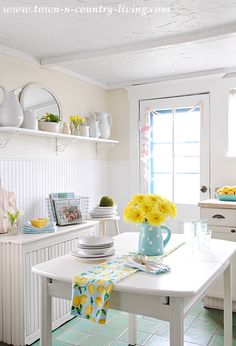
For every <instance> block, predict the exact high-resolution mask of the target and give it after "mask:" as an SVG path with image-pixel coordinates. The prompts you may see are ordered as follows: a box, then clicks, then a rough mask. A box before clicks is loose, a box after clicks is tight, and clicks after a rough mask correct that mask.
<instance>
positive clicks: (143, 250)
mask: <svg viewBox="0 0 236 346" xmlns="http://www.w3.org/2000/svg"><path fill="white" fill-rule="evenodd" d="M163 232H165V233H166V237H165V239H163V236H162V233H163ZM170 237H171V230H170V229H169V227H167V226H165V225H161V226H151V225H149V224H145V223H143V224H141V228H140V234H139V245H138V252H139V253H140V254H141V255H147V256H159V255H162V254H163V253H164V247H165V246H166V244H167V243H168V242H169V240H170Z"/></svg>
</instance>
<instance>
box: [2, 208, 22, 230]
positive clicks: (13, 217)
mask: <svg viewBox="0 0 236 346" xmlns="http://www.w3.org/2000/svg"><path fill="white" fill-rule="evenodd" d="M20 214H22V211H21V210H14V209H13V208H11V209H9V210H7V211H6V215H5V217H6V218H7V219H8V222H9V227H8V233H9V235H16V234H17V233H18V219H19V216H20Z"/></svg>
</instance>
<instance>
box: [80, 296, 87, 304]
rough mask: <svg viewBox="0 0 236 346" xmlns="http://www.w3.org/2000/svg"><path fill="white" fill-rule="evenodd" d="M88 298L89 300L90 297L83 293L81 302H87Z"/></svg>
mask: <svg viewBox="0 0 236 346" xmlns="http://www.w3.org/2000/svg"><path fill="white" fill-rule="evenodd" d="M87 300H88V297H87V296H86V295H85V294H83V295H82V296H81V300H80V302H81V304H83V305H84V304H86V303H87Z"/></svg>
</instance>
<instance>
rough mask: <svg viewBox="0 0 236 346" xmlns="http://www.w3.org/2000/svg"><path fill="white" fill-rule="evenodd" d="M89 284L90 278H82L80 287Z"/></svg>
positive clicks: (79, 282)
mask: <svg viewBox="0 0 236 346" xmlns="http://www.w3.org/2000/svg"><path fill="white" fill-rule="evenodd" d="M87 282H88V278H80V279H79V281H78V284H79V285H86V283H87Z"/></svg>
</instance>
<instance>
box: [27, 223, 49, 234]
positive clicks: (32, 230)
mask: <svg viewBox="0 0 236 346" xmlns="http://www.w3.org/2000/svg"><path fill="white" fill-rule="evenodd" d="M55 230H56V228H55V225H54V223H53V222H50V223H49V224H48V225H46V226H45V227H42V228H38V227H34V226H32V225H31V223H30V222H29V221H28V222H27V223H26V224H25V225H24V228H23V233H25V234H39V233H53V232H55Z"/></svg>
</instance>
